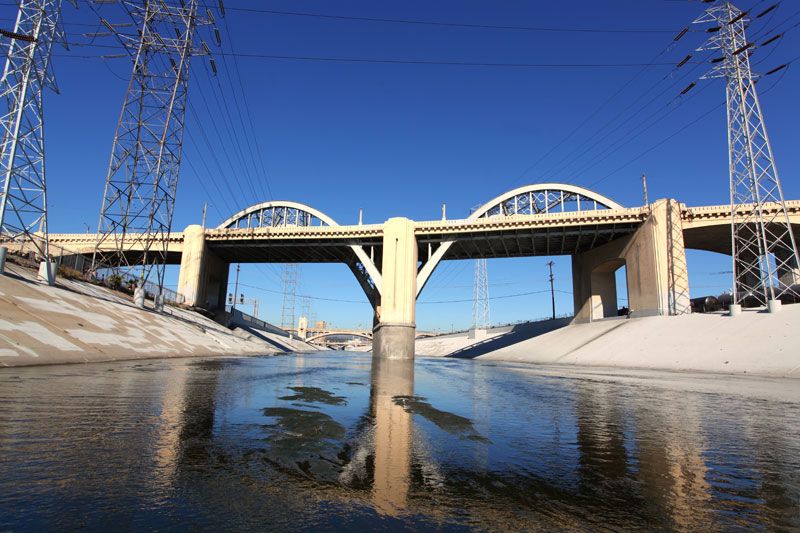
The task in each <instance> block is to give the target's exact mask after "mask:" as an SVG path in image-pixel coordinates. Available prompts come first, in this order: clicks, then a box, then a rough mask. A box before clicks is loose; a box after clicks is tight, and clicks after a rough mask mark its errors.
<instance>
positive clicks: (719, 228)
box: [683, 224, 800, 255]
mask: <svg viewBox="0 0 800 533" xmlns="http://www.w3.org/2000/svg"><path fill="white" fill-rule="evenodd" d="M791 226H792V233H793V234H794V238H795V242H797V243H800V224H792V225H791ZM784 227H785V226H784ZM773 233H779V230H778V229H775V230H773ZM683 241H684V244H685V246H686V248H687V249H692V250H706V251H709V252H717V253H720V254H725V255H731V226H730V224H714V225H704V226H698V227H694V228H693V227H689V228H684V230H683Z"/></svg>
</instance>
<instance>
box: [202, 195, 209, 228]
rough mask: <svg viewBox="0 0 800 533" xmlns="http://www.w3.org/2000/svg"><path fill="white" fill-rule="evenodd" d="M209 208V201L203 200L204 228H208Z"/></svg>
mask: <svg viewBox="0 0 800 533" xmlns="http://www.w3.org/2000/svg"><path fill="white" fill-rule="evenodd" d="M207 210H208V202H203V223H202V227H203V229H206V211H207Z"/></svg>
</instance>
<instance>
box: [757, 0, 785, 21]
mask: <svg viewBox="0 0 800 533" xmlns="http://www.w3.org/2000/svg"><path fill="white" fill-rule="evenodd" d="M778 4H780V2H778ZM778 4H772V5H771V6H769V7H768V8H767V9H765V10H764V11H762V12H761V13H759V14H758V15H756V18H757V19H760V18H761V17H763V16H764V15H766V14H767V13H769V12H770V11H772V10H773V9H775V8H777V7H778Z"/></svg>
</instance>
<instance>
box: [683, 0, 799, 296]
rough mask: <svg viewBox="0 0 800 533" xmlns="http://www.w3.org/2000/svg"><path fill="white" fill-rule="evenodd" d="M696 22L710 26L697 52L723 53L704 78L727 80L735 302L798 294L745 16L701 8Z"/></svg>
mask: <svg viewBox="0 0 800 533" xmlns="http://www.w3.org/2000/svg"><path fill="white" fill-rule="evenodd" d="M695 23H699V24H711V26H710V28H708V31H709V32H711V38H710V39H709V40H708V41H706V43H705V44H704V45H703V46H702V47H701V48H700V50H719V51H720V52H722V56H721V57H720V58H718V59H716V60H714V63H715V67H714V68H713V69H712V70H711V71H710V72H709V73H708V74H706V75H705V77H706V78H724V79H725V88H726V96H727V104H728V105H727V108H728V145H729V163H730V201H731V247H732V256H733V286H734V290H733V302H734V303H741V302H742V301H745V300H746V299H747V300H750V301H755V302H757V303H758V304H760V305H765V304H766V303H767V301H768V300H774V299H779V298H781V297H783V296H785V295H793V296H795V297H797V296H800V295H799V294H797V288H796V285H795V284H796V283H797V281H798V280H796V279H795V278H796V272H797V269H798V266H800V255H798V250H797V243H796V242H795V238H794V235H793V234H792V231H791V225H790V222H789V216H788V214H787V211H786V204H785V202H784V197H783V191H782V189H781V182H780V179H779V177H778V171H777V169H776V167H775V158H774V156H773V154H772V147H771V146H770V141H769V137H768V136H767V129H766V126H765V124H764V116H763V113H762V111H761V104H760V102H759V99H758V94H757V92H756V82H757V79H756V76H754V75H753V73H752V71H751V69H750V53H751V51H752V48H753V47H754V45H753V43H749V42H748V41H747V36H746V28H747V23H748V16H747V13H746V12H743V11H742V10H740V9H739V8H737V7H736V6H734V5H733V4H731V3H729V2H725V3H720V4H719V5H714V6H712V7H711V8H709V9H708V10H706V11H705V13H704V14H703V15H702V16H701V17H700V18H698V19H697V20H695ZM768 206H769V209H767V207H768ZM775 206H777V209H774V208H773V207H775Z"/></svg>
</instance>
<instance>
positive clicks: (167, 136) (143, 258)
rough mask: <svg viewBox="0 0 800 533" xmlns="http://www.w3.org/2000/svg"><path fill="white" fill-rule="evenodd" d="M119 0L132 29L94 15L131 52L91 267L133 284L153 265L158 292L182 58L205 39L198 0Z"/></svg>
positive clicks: (178, 142)
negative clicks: (198, 36) (121, 274)
mask: <svg viewBox="0 0 800 533" xmlns="http://www.w3.org/2000/svg"><path fill="white" fill-rule="evenodd" d="M121 5H122V6H123V7H124V8H125V10H126V11H127V13H128V15H129V16H130V18H132V19H133V21H134V22H135V24H136V25H137V26H138V28H139V34H138V35H134V36H132V35H125V34H122V33H120V32H118V31H117V26H115V25H113V24H111V23H109V22H107V21H106V20H105V19H101V21H102V22H103V24H105V26H106V27H107V28H109V29H110V30H111V31H112V32H114V34H115V35H116V36H117V38H118V39H119V40H120V41H121V42H122V44H123V45H124V46H125V47H126V48H127V49H128V51H129V52H130V54H131V56H132V58H133V71H132V73H131V78H130V81H129V84H128V90H127V93H126V96H125V100H124V103H123V105H122V112H121V114H120V118H119V122H118V124H117V129H116V133H115V135H114V143H113V148H112V151H111V162H110V164H109V169H108V175H107V178H106V186H105V191H104V194H103V204H102V208H101V211H100V221H99V223H98V233H99V239H98V243H97V246H96V248H95V252H94V255H93V259H92V269H93V270H94V271H97V270H100V269H104V268H111V269H115V270H116V269H118V268H121V269H122V270H124V271H125V273H127V274H129V275H135V276H136V277H138V278H139V281H140V282H141V281H143V280H145V279H147V278H148V277H150V275H151V273H152V270H155V275H156V280H155V282H156V283H157V284H158V287H159V289H161V288H162V287H163V284H164V271H165V265H166V257H167V251H168V240H169V234H170V231H171V228H172V215H173V211H174V207H175V195H176V191H177V187H178V175H179V170H180V163H181V152H182V148H183V128H184V116H185V111H186V98H187V90H188V77H189V62H190V61H189V60H190V56H192V55H198V54H204V53H208V47H207V46H205V44H204V46H203V48H200V49H195V48H194V46H193V41H194V34H195V30H196V28H197V26H198V24H201V23H205V22H207V21H201V20H199V19H198V16H197V6H198V3H197V0H187V1H185V2H181V4H180V5H172V4H168V3H166V2H164V1H155V0H145V1H144V2H134V1H123V2H121ZM124 26H125V25H119V27H124ZM109 242H112V243H113V246H109Z"/></svg>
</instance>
